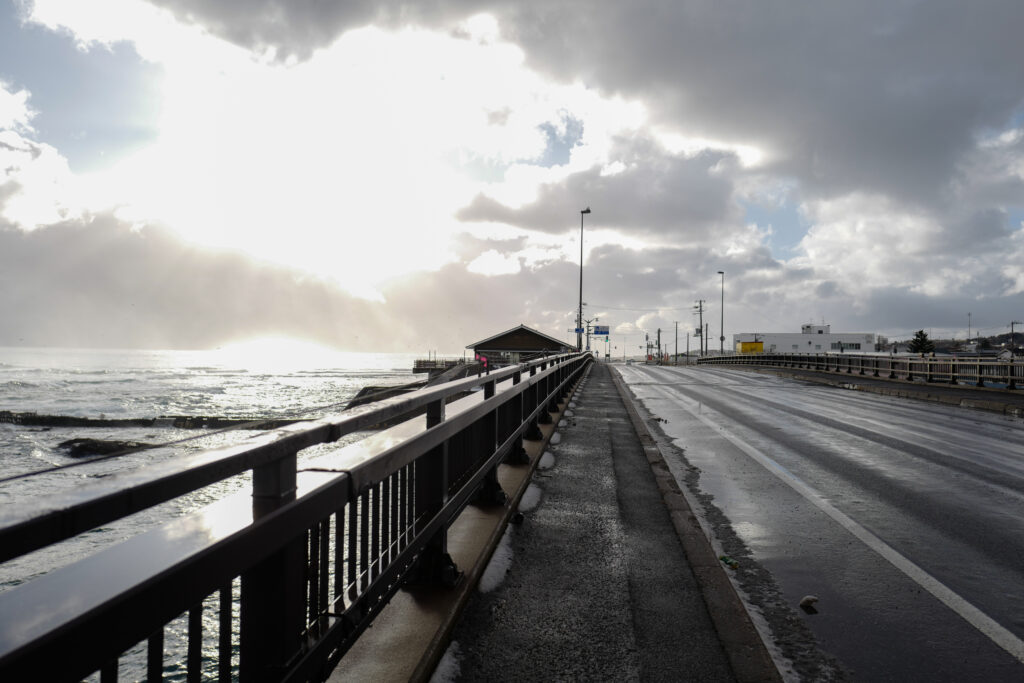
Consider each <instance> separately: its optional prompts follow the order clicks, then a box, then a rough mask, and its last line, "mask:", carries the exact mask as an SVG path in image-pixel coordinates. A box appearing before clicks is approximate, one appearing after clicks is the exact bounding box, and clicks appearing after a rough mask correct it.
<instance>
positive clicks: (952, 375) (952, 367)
mask: <svg viewBox="0 0 1024 683" xmlns="http://www.w3.org/2000/svg"><path fill="white" fill-rule="evenodd" d="M958 360H959V359H958V358H951V359H950V361H949V383H950V384H956V383H957V379H956V375H957V372H956V364H957V361H958Z"/></svg>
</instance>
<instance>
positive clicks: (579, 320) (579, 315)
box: [576, 206, 590, 351]
mask: <svg viewBox="0 0 1024 683" xmlns="http://www.w3.org/2000/svg"><path fill="white" fill-rule="evenodd" d="M585 213H590V207H589V206H588V207H587V208H585V209H582V210H581V211H580V305H579V308H578V309H577V310H576V329H577V330H579V329H580V328H582V327H583V214H585ZM576 349H577V350H578V351H582V350H583V333H582V332H577V333H576Z"/></svg>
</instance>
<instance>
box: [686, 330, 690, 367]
mask: <svg viewBox="0 0 1024 683" xmlns="http://www.w3.org/2000/svg"><path fill="white" fill-rule="evenodd" d="M686 364H687V365H689V364H690V333H689V332H687V333H686Z"/></svg>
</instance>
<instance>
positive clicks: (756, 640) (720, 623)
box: [609, 368, 783, 683]
mask: <svg viewBox="0 0 1024 683" xmlns="http://www.w3.org/2000/svg"><path fill="white" fill-rule="evenodd" d="M609 369H610V370H614V371H613V372H611V377H612V382H613V383H614V384H615V388H616V389H617V390H618V392H619V396H620V397H621V398H622V402H623V404H624V405H625V407H626V413H627V414H628V415H629V419H630V422H632V424H633V429H634V431H636V434H637V437H638V438H639V440H640V445H641V446H642V447H643V449H644V455H645V456H647V462H648V464H649V465H650V467H651V472H652V474H654V478H655V481H656V482H657V485H658V490H659V491H660V492H661V496H662V499H663V500H664V501H665V505H666V507H668V511H669V516H670V517H671V519H672V525H673V526H674V527H675V530H676V535H677V536H678V537H679V542H680V543H681V544H682V546H683V551H684V552H685V553H686V558H687V560H688V561H689V563H690V568H691V569H692V571H693V574H694V577H695V578H696V579H697V585H698V586H699V587H700V591H701V594H702V596H703V598H704V604H705V605H706V606H707V609H708V614H709V615H710V616H711V621H712V623H713V624H714V626H715V631H716V632H717V633H718V638H719V641H720V642H721V643H722V649H723V650H725V654H726V657H727V658H728V659H729V664H730V665H731V667H732V670H733V674H734V675H735V676H736V680H737V681H738V682H739V683H767V682H772V683H781V681H782V680H783V679H782V675H781V674H780V673H779V670H778V667H777V666H776V664H775V661H774V660H773V659H772V657H771V654H769V652H768V648H767V646H766V645H765V643H764V640H763V639H762V638H761V634H760V633H759V632H758V630H757V628H756V627H755V626H754V622H753V621H752V620H751V618H750V614H749V613H748V612H747V609H746V606H745V605H744V604H743V601H742V600H741V599H740V597H739V594H737V592H736V587H735V586H734V585H733V583H732V580H731V579H730V578H729V576H728V574H726V572H725V568H724V567H723V566H722V563H721V562H720V561H719V560H718V558H717V557H716V556H715V551H714V549H713V548H712V546H711V540H710V539H709V538H708V536H707V534H706V533H705V531H704V529H703V527H702V526H701V524H700V521H699V520H698V519H697V516H696V515H695V514H694V513H693V510H692V509H691V507H690V504H689V502H688V501H687V500H686V496H685V494H684V493H683V492H682V490H681V489H680V488H679V483H678V482H677V481H676V479H675V477H674V476H673V475H672V473H671V472H670V471H669V468H668V464H667V463H666V462H665V459H664V456H663V455H662V453H661V449H660V448H659V447H658V444H657V442H656V441H655V439H654V437H653V436H651V433H650V431H649V430H648V429H647V425H645V424H644V422H643V420H642V419H640V414H639V412H638V410H637V407H636V404H635V403H634V400H633V397H632V396H631V395H630V394H629V391H628V389H626V387H625V385H624V384H623V382H622V378H621V377H620V376H619V373H618V370H617V369H615V368H609Z"/></svg>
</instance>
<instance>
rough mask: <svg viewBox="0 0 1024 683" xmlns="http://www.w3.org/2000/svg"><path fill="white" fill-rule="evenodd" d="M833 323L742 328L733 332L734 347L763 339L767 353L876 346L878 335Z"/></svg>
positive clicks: (859, 349) (855, 349) (858, 350)
mask: <svg viewBox="0 0 1024 683" xmlns="http://www.w3.org/2000/svg"><path fill="white" fill-rule="evenodd" d="M831 327H832V326H831V325H802V326H801V327H800V332H799V334H798V333H796V332H740V333H739V334H734V335H733V336H732V342H733V348H734V349H736V350H737V351H740V349H741V344H742V343H748V348H749V342H762V343H763V344H764V347H763V351H764V353H828V352H834V353H840V352H845V351H849V352H851V353H862V352H866V351H874V350H875V335H874V334H870V333H867V332H832V330H831Z"/></svg>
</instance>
